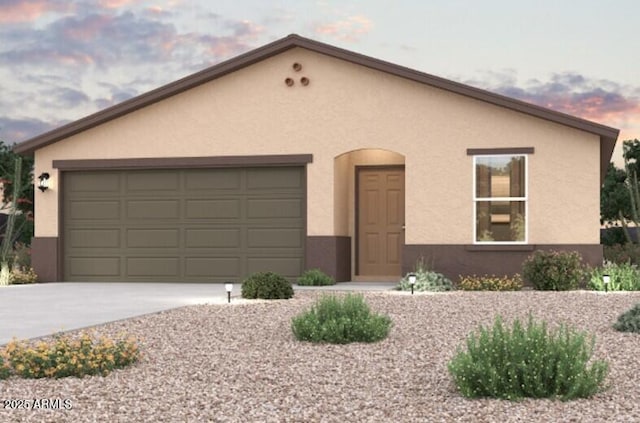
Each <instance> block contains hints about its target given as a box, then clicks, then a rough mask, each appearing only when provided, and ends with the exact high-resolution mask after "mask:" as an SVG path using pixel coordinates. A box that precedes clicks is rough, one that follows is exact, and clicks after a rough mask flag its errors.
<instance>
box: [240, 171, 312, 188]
mask: <svg viewBox="0 0 640 423" xmlns="http://www.w3.org/2000/svg"><path fill="white" fill-rule="evenodd" d="M301 172H302V171H301V169H300V168H297V167H290V168H287V167H283V168H264V169H249V170H248V171H247V188H248V189H250V190H261V189H264V190H267V191H269V192H273V191H274V190H278V189H285V190H287V189H294V190H296V191H298V190H300V188H302V185H301V184H302V181H303V178H302V177H301Z"/></svg>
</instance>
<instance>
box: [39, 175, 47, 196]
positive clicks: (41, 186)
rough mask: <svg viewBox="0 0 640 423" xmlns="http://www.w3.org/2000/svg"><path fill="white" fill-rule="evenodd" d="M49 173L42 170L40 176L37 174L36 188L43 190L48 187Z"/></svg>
mask: <svg viewBox="0 0 640 423" xmlns="http://www.w3.org/2000/svg"><path fill="white" fill-rule="evenodd" d="M49 176H50V175H49V174H48V173H47V172H42V173H41V174H40V176H38V189H39V190H40V191H42V192H45V191H46V190H48V189H49Z"/></svg>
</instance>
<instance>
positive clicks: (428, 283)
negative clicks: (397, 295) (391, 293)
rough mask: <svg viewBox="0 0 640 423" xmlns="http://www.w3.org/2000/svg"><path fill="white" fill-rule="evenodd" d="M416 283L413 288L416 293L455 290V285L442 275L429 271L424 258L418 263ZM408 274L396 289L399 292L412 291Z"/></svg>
mask: <svg viewBox="0 0 640 423" xmlns="http://www.w3.org/2000/svg"><path fill="white" fill-rule="evenodd" d="M413 273H414V274H415V275H416V283H415V285H414V286H413V290H414V291H418V292H420V291H433V292H439V291H451V290H452V289H453V283H452V282H451V280H449V279H448V278H447V277H446V276H444V275H443V274H442V273H438V272H434V271H433V270H430V269H429V266H428V265H427V264H426V262H425V259H424V257H420V258H419V259H418V260H417V261H416V265H415V271H414V272H413ZM410 274H411V273H407V274H406V275H405V277H404V278H402V279H401V280H400V283H399V284H398V286H397V287H396V289H397V290H398V291H411V284H410V283H409V275H410Z"/></svg>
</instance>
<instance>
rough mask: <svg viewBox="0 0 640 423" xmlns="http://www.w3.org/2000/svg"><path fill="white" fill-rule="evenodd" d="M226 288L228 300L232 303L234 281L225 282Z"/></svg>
mask: <svg viewBox="0 0 640 423" xmlns="http://www.w3.org/2000/svg"><path fill="white" fill-rule="evenodd" d="M224 289H225V291H227V302H228V303H231V291H233V284H232V283H225V284H224Z"/></svg>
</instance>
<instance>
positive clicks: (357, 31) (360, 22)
mask: <svg viewBox="0 0 640 423" xmlns="http://www.w3.org/2000/svg"><path fill="white" fill-rule="evenodd" d="M372 29H373V21H371V20H370V19H369V18H367V17H365V16H362V15H355V16H349V17H347V18H345V19H343V20H339V21H336V22H329V23H322V24H316V25H315V26H314V28H313V30H314V32H315V33H316V34H319V35H326V36H329V37H331V38H335V39H337V40H340V41H348V42H354V41H358V40H359V39H360V37H362V36H363V35H365V34H368V33H369V32H370V31H371V30H372Z"/></svg>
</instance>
